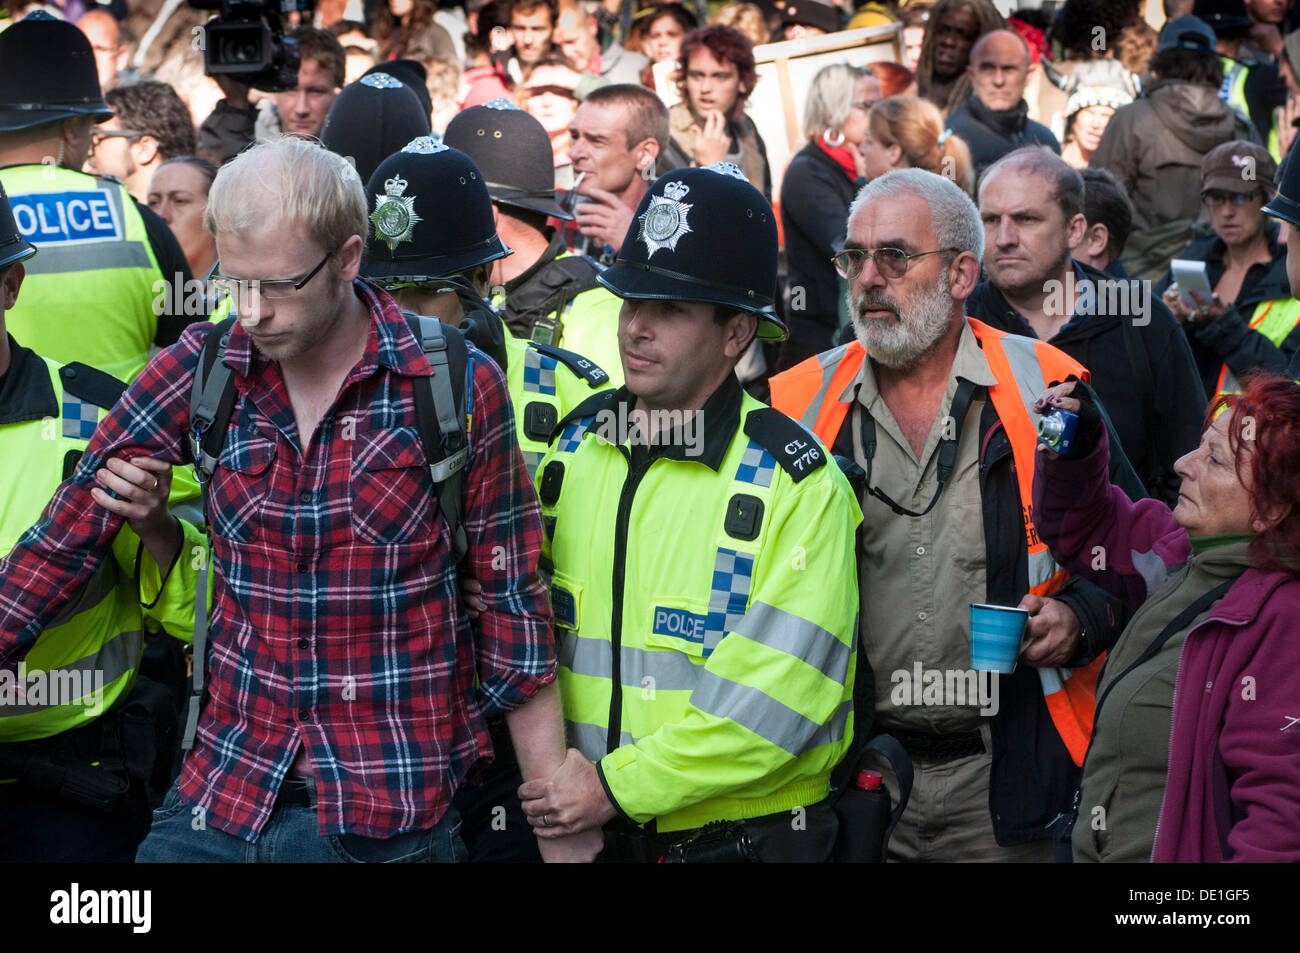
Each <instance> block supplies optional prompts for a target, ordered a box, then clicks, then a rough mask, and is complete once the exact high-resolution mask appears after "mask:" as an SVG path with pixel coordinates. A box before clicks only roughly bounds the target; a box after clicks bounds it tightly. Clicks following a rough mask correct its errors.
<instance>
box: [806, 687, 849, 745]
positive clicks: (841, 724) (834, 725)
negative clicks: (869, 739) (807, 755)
mask: <svg viewBox="0 0 1300 953" xmlns="http://www.w3.org/2000/svg"><path fill="white" fill-rule="evenodd" d="M851 711H853V699H851V698H846V699H844V701H842V702H840V707H839V708H837V709H835V714H833V715H831V720H830V721H828V722H827V723H826V724H824V725H822V726H821V727H820V728H818V729H817V733H816V734H814V735H813V736H812V740H811V741H810V742H808V746H807V747H806V748H804V750H805V751H812V750H813V749H814V748H820V747H821V746H822V745H829V744H835V743H836V742H837V741H843V740H844V729H845V727H846V726H847V725H848V723H849V712H851Z"/></svg>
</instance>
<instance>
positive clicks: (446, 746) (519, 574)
mask: <svg viewBox="0 0 1300 953" xmlns="http://www.w3.org/2000/svg"><path fill="white" fill-rule="evenodd" d="M366 212H367V209H366V198H365V192H364V190H363V187H362V184H361V181H360V179H359V178H358V177H357V174H356V170H355V169H353V168H352V167H351V165H349V164H348V163H347V162H346V161H345V160H344V159H343V158H342V157H341V156H338V155H335V154H334V153H331V152H329V151H327V150H325V149H324V148H322V147H321V146H320V145H319V144H317V143H313V142H309V141H307V140H303V139H298V138H294V137H284V138H281V139H277V140H272V141H269V142H266V143H262V144H259V145H258V146H256V147H254V148H253V149H251V150H249V151H246V152H244V153H242V154H241V155H240V156H238V157H237V158H236V159H234V160H233V161H232V162H230V163H229V164H227V165H226V166H225V167H223V168H222V170H221V172H220V173H219V174H218V175H217V177H216V179H215V180H214V182H213V184H212V189H211V192H210V193H209V197H208V207H207V211H206V213H205V222H206V224H207V226H208V228H209V229H210V230H211V231H212V233H213V235H214V237H215V239H216V244H217V251H218V254H219V257H220V265H219V271H220V275H219V276H218V280H217V281H216V283H217V284H218V285H219V286H223V287H225V288H226V289H227V290H228V291H230V292H231V294H232V306H231V311H232V313H233V314H234V315H235V316H236V318H237V319H238V320H237V322H236V323H235V324H234V325H233V326H232V327H230V328H229V339H228V341H227V342H226V345H225V347H224V352H223V354H222V355H221V356H220V357H219V359H220V360H221V361H223V363H224V364H225V366H226V367H227V368H229V370H230V373H231V380H232V381H233V383H234V389H233V406H232V409H231V412H230V415H229V418H228V425H227V429H226V432H225V434H224V441H223V443H222V449H221V451H220V454H219V457H218V460H219V462H218V464H217V465H216V467H215V470H214V472H213V473H212V475H211V478H210V483H209V485H208V490H207V515H208V520H209V524H210V538H211V544H212V547H211V559H212V565H213V569H214V572H213V573H212V578H213V579H214V581H215V584H214V586H213V587H212V589H211V590H210V591H211V606H212V611H211V614H210V623H211V632H210V637H209V639H208V651H207V652H205V653H204V654H203V655H201V656H198V657H196V661H195V673H196V676H198V675H199V674H200V672H202V673H206V675H207V677H206V681H205V682H204V681H202V680H200V679H199V678H197V677H196V685H200V684H206V686H207V689H208V691H207V699H206V704H204V705H203V707H202V711H201V714H198V713H197V712H196V715H197V722H196V729H197V730H196V732H194V733H193V734H192V735H190V733H189V732H187V736H189V737H187V741H188V740H190V737H192V738H193V740H194V746H193V748H192V749H191V750H190V751H189V754H188V756H187V757H186V759H185V763H184V766H183V768H182V770H181V775H180V778H179V779H178V781H177V783H176V785H175V786H174V787H172V789H171V790H170V791H169V792H168V794H167V797H166V799H165V800H164V802H163V805H162V807H161V808H160V809H159V810H158V811H157V812H155V814H154V818H153V829H152V830H151V832H150V835H149V837H148V838H147V839H146V840H145V842H144V844H143V845H142V846H141V848H140V852H139V854H138V855H137V860H140V861H213V862H222V861H224V862H229V861H328V862H369V861H398V860H400V861H420V862H429V861H458V860H463V859H464V856H465V848H464V845H463V843H462V841H461V838H460V836H459V828H460V819H459V817H458V815H457V812H456V809H455V808H454V807H453V806H452V805H451V798H452V795H453V794H454V792H455V791H456V788H457V787H458V786H459V785H460V784H461V782H463V781H464V780H465V778H466V777H467V776H468V775H470V774H471V772H473V771H474V770H475V769H476V768H478V767H481V765H482V763H483V762H484V761H485V760H486V759H487V758H488V757H490V756H491V750H492V749H491V742H490V740H489V735H488V728H487V723H486V718H487V716H489V715H492V714H496V713H501V714H503V715H504V716H505V719H506V722H507V724H508V725H509V728H510V730H511V734H512V737H513V741H514V745H515V751H516V753H517V755H518V758H519V763H520V766H521V769H522V773H523V776H524V777H525V778H539V777H545V776H547V775H548V774H550V773H551V772H552V771H554V770H556V769H557V768H558V767H559V766H560V765H561V764H562V763H563V761H564V737H563V731H562V727H561V723H560V707H559V696H558V692H557V690H556V688H555V686H554V684H553V683H554V679H555V660H554V651H553V647H552V643H551V631H550V620H551V611H550V607H549V604H548V601H547V593H546V588H545V586H544V585H543V583H542V581H541V577H540V576H539V575H538V573H537V561H538V556H539V553H540V551H541V545H542V523H541V515H540V512H539V509H538V504H537V499H536V496H535V494H534V491H533V488H532V483H531V481H530V480H529V478H528V473H527V470H526V469H525V468H524V463H523V459H522V457H521V456H520V453H519V450H518V446H517V443H516V440H515V436H514V427H513V424H512V416H511V413H510V404H509V399H508V396H507V392H506V382H505V378H504V376H503V375H502V373H501V371H500V370H499V369H498V368H497V367H496V365H494V364H493V363H492V362H491V361H490V360H488V359H487V358H486V357H485V356H484V355H483V354H482V352H480V351H478V350H477V349H475V348H473V347H470V348H469V361H468V362H467V363H468V365H469V366H470V367H472V372H466V378H467V381H468V388H469V390H470V397H469V399H468V400H467V401H466V403H465V406H466V408H467V411H466V412H467V414H468V415H469V417H470V420H469V421H468V422H467V424H466V426H465V433H466V434H467V435H468V448H467V449H468V453H467V456H466V463H465V470H464V476H463V485H462V496H461V500H462V504H463V505H462V509H463V513H462V520H461V527H462V528H463V530H464V532H465V539H466V544H467V545H466V547H465V555H464V558H463V560H462V561H460V563H459V564H460V566H461V567H463V568H464V570H465V571H469V572H472V573H473V575H474V577H475V578H476V579H477V580H478V582H479V584H480V586H481V589H482V592H481V599H482V602H483V603H484V605H483V611H482V612H481V613H480V615H479V618H478V622H477V625H476V626H475V628H474V629H473V630H472V631H471V628H470V622H469V617H468V614H467V611H466V608H465V606H464V604H463V603H462V601H461V600H460V598H459V596H458V592H457V569H458V560H457V558H456V555H454V547H453V541H452V534H451V532H450V529H449V526H448V524H447V521H446V520H445V519H442V518H440V512H441V511H440V509H439V506H438V500H439V499H440V497H439V495H438V493H437V492H436V489H435V485H434V482H433V481H434V477H433V474H432V473H431V464H433V463H435V461H433V460H431V459H429V456H428V454H427V453H426V450H425V445H424V442H423V441H422V440H421V438H420V436H419V434H420V418H419V416H418V414H417V411H416V409H415V408H416V401H417V399H418V398H419V397H420V393H419V391H418V390H417V388H420V387H425V388H427V387H429V384H428V383H427V381H428V379H429V378H430V377H432V376H434V375H435V374H437V373H439V372H437V371H434V369H433V367H432V366H431V364H430V359H429V358H427V357H426V356H425V353H424V351H423V350H422V347H421V343H420V341H419V340H418V339H417V338H416V336H415V334H414V333H413V332H412V331H411V328H410V326H409V325H408V323H407V321H406V319H405V318H404V317H403V315H402V314H401V312H400V311H399V310H398V308H397V305H396V303H395V302H394V301H393V299H392V298H391V297H390V296H389V295H388V294H387V293H386V292H384V291H382V290H381V289H379V288H378V287H376V286H375V285H372V284H370V283H368V282H365V281H362V280H358V271H359V267H360V262H361V252H362V245H363V236H364V235H365V234H366V232H367V230H368V225H369V223H368V220H367V214H366ZM210 331H211V326H196V327H194V328H192V329H190V330H187V331H186V333H185V334H184V335H183V336H182V338H181V340H180V341H179V342H178V343H177V344H176V345H175V346H173V347H171V348H168V349H167V350H165V351H163V352H162V353H160V354H159V355H158V356H157V357H156V358H155V359H154V360H153V361H152V362H151V363H150V364H149V365H148V366H147V367H146V368H145V370H144V371H143V372H142V374H141V375H140V377H139V378H137V380H136V381H135V383H134V384H133V385H132V386H131V387H130V388H129V389H128V391H127V392H126V394H125V395H124V396H123V397H122V399H121V401H119V402H118V404H117V406H116V407H115V409H114V411H112V412H110V413H109V415H108V416H107V417H106V418H104V420H103V422H102V423H101V425H100V427H99V429H98V430H97V431H96V432H95V436H94V438H93V439H92V441H91V443H90V445H89V446H88V447H87V449H86V459H87V460H89V461H90V463H89V464H88V463H86V462H85V461H83V464H82V467H81V469H80V470H78V476H77V477H74V479H73V480H71V481H69V482H67V483H65V484H64V485H63V486H62V487H61V488H60V490H59V492H58V494H57V495H56V496H55V498H54V500H53V502H52V503H51V505H50V507H49V509H48V510H47V513H46V518H45V519H44V520H43V521H42V522H41V523H40V524H38V526H37V527H36V529H34V530H32V531H31V532H29V533H27V534H26V535H25V536H24V537H23V539H22V540H21V541H20V543H19V544H18V545H17V546H15V548H14V550H13V551H12V552H11V553H10V555H9V556H8V558H7V559H6V560H5V561H4V562H3V563H0V637H14V636H17V637H21V635H22V634H23V633H26V632H29V631H32V630H33V629H34V628H36V629H38V628H39V627H41V626H42V625H44V624H45V623H47V622H48V619H49V618H50V617H51V616H52V615H53V614H54V613H57V612H58V611H59V610H60V608H61V606H62V604H63V603H64V602H66V601H67V598H68V597H67V596H66V595H65V593H68V592H75V591H76V590H77V589H78V588H79V586H80V584H81V582H82V581H83V580H84V579H85V577H86V576H87V575H88V574H89V573H90V572H91V570H92V569H93V568H94V566H95V565H96V564H97V562H98V561H99V559H100V558H102V554H103V552H104V550H105V548H106V547H107V545H108V543H109V542H110V541H111V539H112V537H113V535H114V534H115V533H116V531H117V528H118V526H119V525H120V523H121V517H118V516H114V515H113V514H112V513H109V512H107V511H105V510H103V509H99V508H97V507H96V505H95V503H94V501H93V499H92V498H91V497H90V494H89V492H88V491H89V487H88V486H87V485H86V479H85V475H86V474H87V473H89V474H93V473H94V470H95V467H94V466H93V464H94V463H95V461H97V460H99V459H100V458H101V457H104V456H131V455H140V456H152V457H157V458H161V459H163V460H165V461H167V462H170V463H173V464H174V463H179V462H181V461H182V460H184V459H186V458H187V457H186V454H187V444H188V440H189V434H188V432H187V431H188V430H189V426H190V413H191V400H190V395H191V393H192V391H193V386H194V384H193V382H194V376H195V373H196V368H197V366H198V363H199V359H200V352H201V350H202V348H203V345H204V341H205V339H206V337H207V335H208V333H209V332H210ZM443 367H444V368H445V365H443ZM436 406H437V402H436V397H435V407H436ZM470 408H472V409H470ZM193 545H195V541H194V540H193V539H191V538H189V534H188V533H187V539H186V546H187V548H186V551H185V557H186V558H183V559H181V560H179V561H178V562H177V564H176V565H174V566H173V567H172V569H171V572H181V573H191V572H195V571H198V570H199V569H200V567H201V565H202V563H203V559H202V558H197V557H201V556H202V548H200V549H199V550H198V554H197V557H196V558H190V554H191V552H193V550H192V549H191V548H190V547H191V546H193ZM205 575H206V574H205ZM200 578H202V577H200ZM200 666H202V667H201V668H200ZM584 845H585V846H584ZM575 847H577V848H579V849H578V850H577V851H576V852H575V850H574V848H575ZM599 848H600V836H599V832H596V833H595V834H585V835H581V836H578V837H576V838H573V839H562V840H560V841H557V842H549V843H547V844H544V845H542V853H543V856H544V857H545V858H547V859H561V858H563V857H569V856H578V857H579V858H581V859H589V858H590V857H591V856H593V855H594V854H595V852H596V851H597V850H599Z"/></svg>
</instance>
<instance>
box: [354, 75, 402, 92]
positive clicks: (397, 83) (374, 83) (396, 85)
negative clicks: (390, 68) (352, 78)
mask: <svg viewBox="0 0 1300 953" xmlns="http://www.w3.org/2000/svg"><path fill="white" fill-rule="evenodd" d="M357 82H359V83H360V84H361V85H362V86H369V87H370V88H371V89H401V88H402V81H401V80H400V79H394V78H393V77H391V76H389V75H388V74H387V73H367V74H366V75H365V76H363V77H361V79H359V80H358V81H357Z"/></svg>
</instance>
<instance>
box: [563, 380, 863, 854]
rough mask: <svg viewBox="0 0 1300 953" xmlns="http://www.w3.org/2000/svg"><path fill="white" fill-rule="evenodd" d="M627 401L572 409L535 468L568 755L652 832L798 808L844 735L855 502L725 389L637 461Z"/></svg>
mask: <svg viewBox="0 0 1300 953" xmlns="http://www.w3.org/2000/svg"><path fill="white" fill-rule="evenodd" d="M633 401H634V398H632V397H631V396H630V395H629V394H628V392H627V390H626V388H620V389H619V390H616V391H605V392H603V393H601V394H598V395H597V396H595V397H593V398H591V399H590V400H588V401H586V402H585V403H584V404H583V405H582V406H581V407H579V408H578V409H577V410H575V411H574V412H573V413H572V414H571V415H570V416H569V417H568V418H567V419H566V420H564V421H561V424H560V427H559V428H558V432H557V437H556V439H555V442H554V443H553V444H552V446H551V449H550V451H549V452H548V454H547V456H546V457H545V459H544V460H543V462H542V467H541V474H540V490H539V495H540V497H541V501H542V511H543V514H544V516H545V518H546V519H545V523H546V528H547V540H546V542H545V544H544V547H543V556H544V561H543V565H546V562H547V561H549V563H550V564H551V566H552V567H553V570H554V572H553V577H552V588H551V596H552V606H553V609H554V613H555V626H556V643H557V648H558V655H559V662H560V670H559V681H560V691H561V696H562V698H563V703H564V716H565V721H566V724H567V727H568V731H569V738H570V743H571V744H573V745H574V746H575V747H577V748H579V749H581V751H582V752H583V754H585V755H586V756H587V757H588V758H590V759H591V760H593V761H595V762H597V769H598V771H599V773H600V775H601V778H602V782H603V783H604V785H605V788H606V791H607V792H608V794H609V796H610V799H611V801H613V803H614V804H615V806H616V807H617V808H618V809H619V810H620V811H621V812H622V813H623V814H624V815H626V816H627V817H629V818H630V819H631V820H633V821H635V822H637V823H639V824H645V823H647V822H649V821H650V820H651V819H654V820H655V821H656V830H658V831H661V832H664V831H676V830H686V829H689V828H695V827H699V826H702V825H704V824H706V823H708V822H710V821H714V820H722V819H726V820H740V819H743V818H749V817H759V816H762V815H765V814H773V813H777V812H782V811H788V810H792V809H793V808H795V807H799V806H802V805H807V804H812V803H815V802H817V801H819V800H821V799H823V798H824V797H826V794H827V791H828V787H829V777H830V772H831V768H832V767H834V765H835V764H836V763H837V762H838V761H839V760H840V758H841V757H842V756H843V755H844V753H845V751H846V750H847V748H848V745H849V742H850V740H851V738H852V732H853V702H852V687H853V677H854V671H855V664H856V655H855V635H854V633H855V621H856V616H857V609H858V603H857V598H858V586H857V573H856V569H855V565H856V562H855V558H854V537H855V531H856V529H857V526H858V524H859V523H860V522H861V521H862V513H861V510H860V509H859V508H858V503H857V500H856V499H855V498H854V495H853V492H852V490H851V489H850V487H849V484H848V482H847V481H846V480H845V478H844V476H843V475H842V474H841V473H840V471H839V468H838V467H836V465H835V464H834V462H833V461H831V459H830V457H829V455H828V453H827V452H826V449H825V447H823V446H822V445H821V444H820V443H819V442H818V440H817V438H816V437H814V436H812V435H811V434H810V433H809V432H808V431H806V430H804V429H803V428H802V427H801V426H799V425H798V424H796V423H795V422H794V421H792V420H790V419H789V418H788V417H786V416H784V415H783V414H780V413H778V412H777V411H774V410H772V409H771V408H769V407H766V406H764V405H762V404H760V403H759V402H758V401H756V400H754V399H753V398H751V397H749V396H748V395H746V394H745V393H744V391H742V390H741V388H740V385H739V383H738V382H737V381H736V379H735V377H734V376H732V375H728V377H727V380H726V382H725V383H724V384H723V385H722V386H721V387H720V388H719V389H718V391H717V392H716V393H714V394H713V396H712V397H710V398H709V400H708V402H707V403H706V404H705V406H704V409H703V410H702V411H701V412H700V416H699V417H698V418H696V420H695V421H694V422H695V423H698V424H700V425H701V426H700V428H699V430H698V431H696V432H694V433H692V427H691V425H690V424H689V423H686V422H685V421H683V426H682V427H681V428H680V430H679V431H678V434H677V436H678V437H680V438H681V439H677V440H674V441H673V442H672V443H671V445H670V446H669V447H668V448H667V449H665V450H662V451H660V450H659V448H656V450H657V453H656V455H655V456H654V457H650V456H649V455H648V454H647V453H646V449H645V447H644V446H643V445H642V446H632V445H630V444H629V441H628V440H627V439H626V434H625V433H624V432H623V429H622V428H624V427H625V425H626V423H627V414H628V410H629V404H630V403H631V402H633ZM643 442H644V441H642V443H643ZM611 729H612V730H611Z"/></svg>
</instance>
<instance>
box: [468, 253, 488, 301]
mask: <svg viewBox="0 0 1300 953" xmlns="http://www.w3.org/2000/svg"><path fill="white" fill-rule="evenodd" d="M466 277H467V278H469V281H470V284H472V285H473V286H474V290H475V291H477V292H478V293H479V297H481V298H486V297H487V295H488V292H489V291H491V290H492V262H490V261H485V262H483V264H481V265H477V266H475V267H474V268H473V269H471V270H470V272H469V274H468V275H466Z"/></svg>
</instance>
